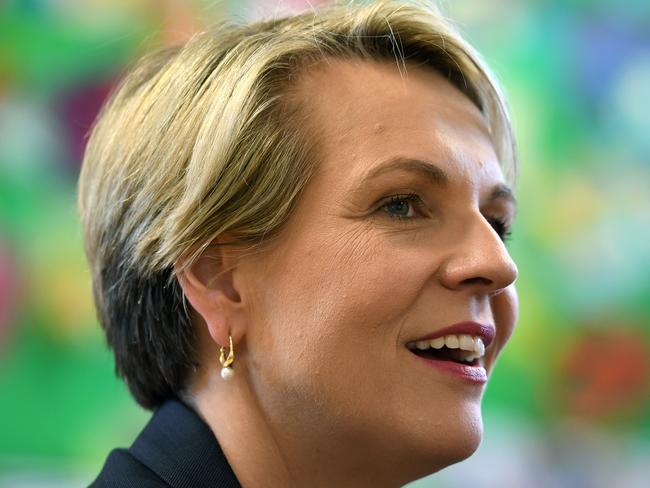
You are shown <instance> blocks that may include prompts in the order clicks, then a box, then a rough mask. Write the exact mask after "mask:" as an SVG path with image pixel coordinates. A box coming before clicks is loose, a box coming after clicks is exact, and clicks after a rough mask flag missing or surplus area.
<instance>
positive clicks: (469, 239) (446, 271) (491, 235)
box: [439, 214, 518, 294]
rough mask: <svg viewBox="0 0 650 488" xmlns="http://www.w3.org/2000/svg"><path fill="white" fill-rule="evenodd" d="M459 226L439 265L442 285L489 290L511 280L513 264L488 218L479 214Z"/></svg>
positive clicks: (475, 290)
mask: <svg viewBox="0 0 650 488" xmlns="http://www.w3.org/2000/svg"><path fill="white" fill-rule="evenodd" d="M479 215H480V214H479ZM462 227H463V230H461V231H460V232H459V233H458V234H457V236H458V238H457V239H454V240H455V242H454V243H453V245H452V246H451V249H450V252H449V255H448V256H447V258H446V259H445V260H444V261H443V263H442V264H441V266H440V268H439V278H440V282H441V283H442V285H443V286H445V287H446V288H449V289H452V290H468V291H474V292H475V293H489V294H491V293H495V292H499V291H501V290H503V289H504V288H506V287H508V286H509V285H511V284H512V283H514V281H515V280H516V279H517V275H518V271H517V266H516V265H515V263H514V261H513V260H512V258H511V257H510V253H509V252H508V250H507V249H506V246H505V243H504V242H503V241H502V240H501V238H500V237H499V235H498V234H497V233H496V232H495V231H494V229H493V228H492V226H491V225H490V224H489V222H488V221H487V220H486V219H485V218H484V217H483V216H482V215H480V217H479V218H477V219H475V220H474V221H473V223H472V224H471V225H469V226H467V225H464V226H462Z"/></svg>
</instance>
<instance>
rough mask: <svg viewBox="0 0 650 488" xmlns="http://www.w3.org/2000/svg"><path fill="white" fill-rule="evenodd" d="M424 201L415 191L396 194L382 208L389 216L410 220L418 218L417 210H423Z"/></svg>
mask: <svg viewBox="0 0 650 488" xmlns="http://www.w3.org/2000/svg"><path fill="white" fill-rule="evenodd" d="M423 207H424V203H423V202H422V200H421V199H420V197H419V196H418V195H416V194H414V193H410V194H408V195H394V196H392V197H390V199H389V200H388V201H387V202H386V203H384V204H383V205H382V206H381V207H380V210H382V211H383V212H385V213H387V214H388V216H389V217H391V218H393V219H399V220H410V219H413V218H417V215H416V210H422V209H423Z"/></svg>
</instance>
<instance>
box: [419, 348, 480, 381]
mask: <svg viewBox="0 0 650 488" xmlns="http://www.w3.org/2000/svg"><path fill="white" fill-rule="evenodd" d="M411 354H412V355H413V356H415V358H416V359H419V360H420V361H422V362H423V363H424V364H426V365H427V366H429V367H431V368H435V369H437V370H438V371H443V372H445V373H447V374H450V375H453V376H456V377H457V378H460V379H463V380H466V381H469V382H470V383H475V384H479V385H483V384H485V383H487V380H488V378H487V371H486V370H485V368H484V367H482V366H469V365H466V364H459V363H455V362H453V361H439V360H437V359H426V358H423V357H421V356H418V355H417V354H413V353H411Z"/></svg>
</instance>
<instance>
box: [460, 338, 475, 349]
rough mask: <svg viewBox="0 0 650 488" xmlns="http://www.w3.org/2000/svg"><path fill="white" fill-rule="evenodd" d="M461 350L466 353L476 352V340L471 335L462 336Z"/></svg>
mask: <svg viewBox="0 0 650 488" xmlns="http://www.w3.org/2000/svg"><path fill="white" fill-rule="evenodd" d="M460 348H461V349H463V350H464V351H473V350H474V339H472V336H470V335H462V336H460Z"/></svg>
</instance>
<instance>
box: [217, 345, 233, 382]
mask: <svg viewBox="0 0 650 488" xmlns="http://www.w3.org/2000/svg"><path fill="white" fill-rule="evenodd" d="M228 342H229V348H228V349H229V351H228V357H225V356H226V354H225V349H226V348H225V347H223V346H221V349H220V353H219V362H220V363H221V366H222V368H221V377H222V378H223V379H224V380H226V381H227V380H229V379H230V378H232V377H233V376H234V375H235V372H234V371H233V369H232V368H231V367H230V365H231V364H232V362H233V361H234V360H235V352H234V350H233V348H232V336H230V335H228Z"/></svg>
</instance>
